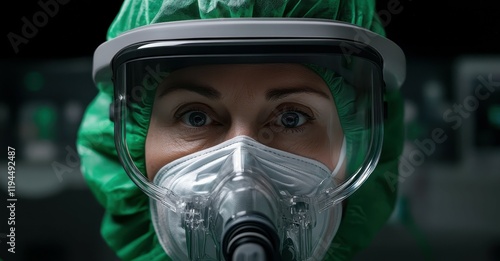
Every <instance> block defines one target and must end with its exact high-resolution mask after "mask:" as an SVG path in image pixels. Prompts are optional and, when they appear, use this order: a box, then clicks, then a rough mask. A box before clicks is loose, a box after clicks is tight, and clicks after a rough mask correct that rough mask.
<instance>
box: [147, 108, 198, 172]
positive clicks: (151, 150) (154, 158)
mask: <svg viewBox="0 0 500 261" xmlns="http://www.w3.org/2000/svg"><path fill="white" fill-rule="evenodd" d="M188 145H189V143H182V142H179V139H178V138H177V137H176V133H175V132H172V131H171V130H168V128H165V127H160V126H159V124H157V122H156V121H155V118H154V117H152V118H151V122H150V126H149V129H148V134H147V136H146V145H145V157H146V158H145V160H146V171H147V177H148V179H149V180H153V178H154V177H155V176H156V173H157V172H158V171H159V170H160V169H161V168H162V167H163V166H165V165H166V164H167V163H170V162H172V161H174V160H176V159H178V158H181V157H183V156H185V155H188V154H190V153H191V151H193V150H194V149H191V148H189V147H188Z"/></svg>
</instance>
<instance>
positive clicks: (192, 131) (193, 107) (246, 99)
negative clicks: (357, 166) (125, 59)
mask: <svg viewBox="0 0 500 261" xmlns="http://www.w3.org/2000/svg"><path fill="white" fill-rule="evenodd" d="M240 135H246V136H249V137H252V138H254V139H255V140H257V141H258V142H260V143H262V144H265V145H267V146H269V147H273V148H276V149H279V150H283V151H287V152H290V153H294V154H296V155H300V156H304V157H307V158H311V159H314V160H317V161H319V162H322V163H323V164H325V165H326V166H327V167H328V168H329V169H330V170H333V169H334V168H335V166H336V165H337V161H338V158H339V153H340V148H341V145H342V141H343V137H344V136H343V132H342V128H341V126H340V122H339V119H338V114H337V110H336V108H335V103H334V100H333V97H332V95H331V93H330V91H329V89H328V87H327V85H326V83H325V82H324V81H323V79H322V78H321V77H320V76H319V75H317V74H316V73H314V72H313V71H311V70H310V69H308V68H307V67H305V66H303V65H299V64H238V65H234V64H231V65H204V66H194V67H188V68H184V69H180V70H177V71H174V72H172V73H171V74H170V75H169V76H168V77H166V78H165V80H164V82H163V83H162V84H161V85H160V86H159V87H158V90H157V92H156V97H155V102H154V106H153V112H152V115H151V121H150V126H149V130H148V134H147V138H146V168H147V175H148V178H149V179H150V180H152V179H153V178H154V176H155V175H156V173H157V172H158V170H159V169H160V168H161V167H163V166H164V165H166V164H167V163H169V162H172V161H173V160H176V159H178V158H181V157H183V156H186V155H188V154H191V153H194V152H197V151H200V150H203V149H206V148H209V147H212V146H215V145H217V144H219V143H221V142H223V141H226V140H229V139H231V138H234V137H236V136H240Z"/></svg>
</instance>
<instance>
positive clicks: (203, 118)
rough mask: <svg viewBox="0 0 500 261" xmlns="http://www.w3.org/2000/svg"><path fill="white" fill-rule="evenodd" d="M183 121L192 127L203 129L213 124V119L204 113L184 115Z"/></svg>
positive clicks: (193, 112) (197, 112) (192, 112)
mask: <svg viewBox="0 0 500 261" xmlns="http://www.w3.org/2000/svg"><path fill="white" fill-rule="evenodd" d="M181 121H182V122H183V123H185V124H186V125H189V126H192V127H202V126H205V125H207V124H210V123H212V119H211V118H210V117H208V115H207V114H206V113H204V112H202V111H190V112H187V113H185V114H184V115H182V117H181Z"/></svg>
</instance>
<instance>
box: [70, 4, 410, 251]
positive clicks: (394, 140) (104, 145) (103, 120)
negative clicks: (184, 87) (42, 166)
mask: <svg viewBox="0 0 500 261" xmlns="http://www.w3.org/2000/svg"><path fill="white" fill-rule="evenodd" d="M222 17H225V18H231V17H305V18H326V19H332V20H340V21H346V22H350V23H353V24H356V25H359V26H362V27H365V28H368V29H370V30H372V31H374V32H376V33H379V34H381V35H384V29H383V27H382V25H381V22H380V21H379V19H378V17H377V16H376V13H375V3H374V1H369V0H352V1H339V0H330V1H300V0H296V1H287V0H282V1H272V0H254V1H249V0H238V1H236V0H229V1H220V0H199V1H191V0H164V1H138V0H125V1H124V3H123V5H122V7H121V10H120V11H119V13H118V15H117V16H116V18H115V20H114V21H113V23H112V24H111V26H110V28H109V31H108V35H107V39H108V40H109V39H112V38H114V37H116V36H118V35H119V34H121V33H123V32H125V31H128V30H130V29H133V28H136V27H139V26H143V25H147V24H152V23H159V22H167V21H179V20H188V19H209V18H222ZM324 79H325V77H324ZM98 89H99V93H98V94H97V96H96V97H95V98H94V100H93V101H92V102H91V103H90V104H89V106H88V108H87V110H86V112H85V115H84V118H83V121H82V124H81V126H80V129H79V132H78V139H77V145H78V152H79V155H80V157H81V164H82V165H81V170H82V173H83V175H84V178H85V179H86V181H87V183H88V185H89V188H90V189H91V191H92V192H93V193H94V195H95V196H96V198H97V200H98V201H99V202H100V203H101V204H102V205H103V207H104V208H105V210H106V212H105V215H104V218H103V221H102V227H101V233H102V235H103V237H104V239H105V241H106V242H107V243H108V245H109V246H110V247H111V248H112V249H113V250H114V251H115V252H116V253H117V255H118V256H119V257H120V258H121V259H122V260H148V261H154V260H170V259H169V258H168V257H167V256H166V254H165V252H164V251H163V249H162V247H161V245H160V243H159V242H158V239H157V237H156V235H155V231H154V228H153V224H152V222H151V217H150V210H149V199H148V197H147V196H146V195H145V194H144V193H143V192H142V191H141V190H140V189H139V188H138V187H136V186H135V184H134V183H133V182H132V181H131V180H130V179H129V177H128V176H127V174H126V173H125V171H124V170H123V168H122V166H121V165H120V163H119V161H118V157H117V153H116V150H115V144H114V138H113V136H114V135H113V123H112V122H111V121H109V115H108V113H109V104H110V103H111V101H112V96H113V87H112V86H109V85H98ZM385 100H386V101H387V105H388V106H387V108H388V119H387V120H386V122H385V125H384V128H385V134H384V141H385V142H384V146H383V149H382V155H381V159H380V161H379V164H378V166H377V168H376V169H375V171H374V173H372V175H371V176H370V178H369V179H368V180H367V181H366V182H365V183H364V184H363V185H362V186H361V188H360V189H359V190H358V191H356V192H355V193H354V194H353V195H352V196H351V197H349V199H348V200H347V204H346V208H345V209H344V214H343V219H342V223H341V225H340V228H339V230H338V232H337V235H336V236H335V239H334V241H333V242H332V245H331V247H330V249H329V251H328V254H327V257H326V258H325V260H350V259H352V257H353V256H354V254H356V253H357V252H359V251H360V250H362V249H363V248H365V247H366V246H367V245H368V244H369V243H370V242H371V240H372V238H373V237H374V236H375V234H376V233H377V231H378V230H379V229H380V228H381V227H382V226H383V225H384V224H385V222H386V221H387V219H388V218H389V216H390V214H391V213H392V210H393V207H394V203H395V200H396V196H397V187H396V185H395V184H393V183H392V182H391V181H390V180H388V179H387V177H389V174H390V178H391V179H392V180H394V179H395V177H394V175H397V173H398V157H399V155H400V154H401V151H402V143H403V140H404V138H403V133H404V131H403V119H402V115H403V104H402V98H401V96H400V94H399V93H397V92H394V93H388V94H386V97H385ZM147 119H149V118H147ZM137 123H138V124H137V126H135V127H134V128H133V132H134V135H135V138H136V139H138V140H139V141H140V140H142V141H144V139H145V136H146V134H147V125H148V122H147V120H146V121H144V120H143V121H139V122H137ZM131 154H133V156H134V157H138V158H141V157H143V156H144V148H135V149H134V151H131ZM138 167H139V168H143V167H144V166H138Z"/></svg>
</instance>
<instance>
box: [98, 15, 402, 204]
mask: <svg viewBox="0 0 500 261" xmlns="http://www.w3.org/2000/svg"><path fill="white" fill-rule="evenodd" d="M228 64H302V65H305V66H307V67H308V68H310V69H311V70H313V71H315V72H316V73H318V74H319V75H323V76H324V75H328V78H325V81H326V82H327V84H328V87H329V90H330V91H331V93H332V96H333V98H334V100H335V106H336V109H337V112H336V114H338V115H336V116H337V117H338V118H339V121H338V122H336V121H334V120H331V122H327V123H326V124H330V125H331V126H330V127H327V128H326V129H327V130H331V129H332V128H335V125H339V124H340V125H339V127H340V128H341V130H342V133H343V136H341V138H340V139H339V137H338V136H335V135H326V136H325V137H326V138H325V141H324V142H325V144H328V146H326V147H328V148H330V149H329V150H330V151H328V153H326V154H328V155H333V156H332V160H331V162H333V163H334V164H335V165H334V166H332V168H331V169H330V170H331V171H332V172H333V169H338V168H336V167H337V165H338V164H343V168H342V172H343V175H342V176H343V177H344V178H343V179H342V180H341V181H340V182H338V181H337V182H323V184H332V185H330V186H329V187H327V188H323V189H321V190H320V191H318V192H317V193H315V194H314V195H308V197H309V199H308V200H304V199H303V198H302V199H301V202H305V201H307V202H310V203H308V204H313V205H314V206H311V209H315V211H319V212H321V211H325V210H326V209H328V208H330V207H332V206H335V205H336V204H338V203H339V202H341V201H342V200H344V199H345V198H347V197H348V196H349V195H351V194H352V193H354V192H355V191H356V190H357V189H358V188H359V187H360V186H361V185H362V184H363V182H364V181H365V180H366V179H367V178H368V177H369V175H370V174H371V173H372V171H373V170H374V169H375V167H376V164H377V162H378V160H379V156H380V153H381V149H382V144H383V123H384V94H385V92H386V91H387V90H390V89H397V88H399V87H400V86H401V85H402V84H403V82H404V79H405V70H406V69H405V56H404V54H403V52H402V50H401V49H400V48H399V47H398V46H397V45H396V44H395V43H393V42H392V41H390V40H389V39H387V38H385V37H382V36H380V35H378V34H376V33H373V32H371V31H369V30H367V29H364V28H361V27H358V26H355V25H352V24H349V23H344V22H339V21H332V20H326V19H289V18H270V19H268V18H252V19H246V18H238V19H234V18H232V19H207V20H194V21H179V22H168V23H159V24H152V25H147V26H142V27H139V28H136V29H133V30H131V31H128V32H125V33H123V34H122V35H120V36H118V37H116V38H114V39H112V40H110V41H108V42H105V43H103V44H102V45H100V46H99V47H98V48H97V50H96V52H95V54H94V65H93V67H94V68H93V78H94V81H95V83H96V84H113V85H114V100H113V103H112V105H111V108H110V116H111V118H112V120H113V121H114V123H115V127H114V128H115V144H116V148H117V151H118V156H119V158H120V161H121V163H122V165H123V166H124V169H125V171H126V173H127V174H128V175H129V176H130V178H131V179H132V180H133V181H134V183H135V184H136V185H137V186H138V187H139V188H140V189H141V190H142V191H144V192H145V193H146V194H147V195H148V196H150V197H151V198H153V199H155V200H157V201H158V202H161V203H162V204H163V205H165V206H166V207H167V208H168V209H169V210H170V211H173V212H176V213H183V212H185V211H186V206H192V205H199V202H206V201H207V200H209V199H210V196H211V194H210V193H207V194H206V195H201V197H202V198H203V197H205V198H203V200H201V201H200V197H199V195H197V196H196V197H185V196H181V195H179V193H176V192H174V191H172V190H171V189H169V188H168V187H165V186H159V185H157V184H154V183H153V182H152V181H150V180H148V178H147V175H146V173H144V172H145V171H144V170H141V168H140V167H138V164H139V163H138V162H139V161H143V160H144V159H137V158H135V157H133V156H132V155H131V154H133V153H131V148H136V147H138V146H139V147H141V146H142V147H143V146H144V144H137V141H136V139H131V138H128V137H129V136H130V135H131V133H134V132H137V131H136V128H137V127H136V124H135V123H136V122H137V119H136V118H135V116H134V115H135V114H138V113H141V108H145V107H147V105H146V103H147V100H148V98H147V96H148V93H155V92H156V90H157V89H158V88H160V86H162V84H163V83H164V82H165V81H166V80H167V79H168V77H169V76H170V75H173V73H175V72H176V71H180V70H183V69H185V68H192V67H197V66H205V65H228ZM327 79H328V80H327ZM344 95H345V97H346V98H345V99H344ZM287 112H288V111H285V112H282V111H280V110H277V111H276V110H274V111H273V115H275V116H276V115H278V116H279V117H284V116H283V115H285V113H287ZM285 116H290V114H286V115H285ZM270 129H271V133H276V132H279V131H276V132H275V131H274V130H273V128H270ZM276 135H277V134H276ZM344 137H345V141H344ZM344 142H345V148H344V149H345V159H343V160H342V162H341V161H340V160H339V157H338V155H339V154H340V151H341V149H342V144H343V143H344ZM270 144H271V143H270ZM268 146H269V147H273V146H272V145H268ZM165 149H166V150H168V148H165ZM277 149H280V148H277ZM292 153H293V152H292ZM327 165H328V164H327ZM337 176H338V175H337ZM332 178H333V176H332ZM320 183H321V182H320ZM277 193H281V194H282V195H288V194H287V193H288V192H286V191H283V193H282V192H281V191H279V189H278V192H277ZM298 196H301V195H289V198H286V196H285V197H284V198H285V199H284V200H289V201H290V202H293V201H294V199H296V198H297V197H298ZM302 196H303V195H302Z"/></svg>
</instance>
